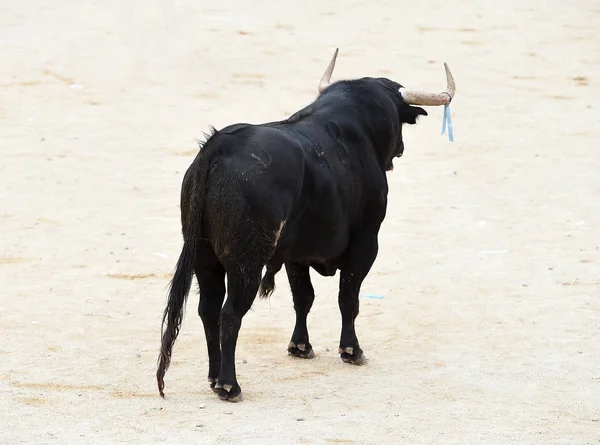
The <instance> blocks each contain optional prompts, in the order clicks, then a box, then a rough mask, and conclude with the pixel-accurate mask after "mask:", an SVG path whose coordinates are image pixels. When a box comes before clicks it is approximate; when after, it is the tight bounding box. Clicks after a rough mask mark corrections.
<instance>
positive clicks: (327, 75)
mask: <svg viewBox="0 0 600 445" xmlns="http://www.w3.org/2000/svg"><path fill="white" fill-rule="evenodd" d="M338 52H339V48H336V49H335V52H334V53H333V57H332V58H331V62H329V66H328V67H327V69H326V70H325V72H324V73H323V77H321V81H320V82H319V93H322V92H323V91H325V88H327V87H328V86H329V84H330V83H331V75H332V74H333V69H334V68H335V61H336V59H337V56H338Z"/></svg>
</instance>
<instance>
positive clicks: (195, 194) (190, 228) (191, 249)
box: [156, 131, 216, 397]
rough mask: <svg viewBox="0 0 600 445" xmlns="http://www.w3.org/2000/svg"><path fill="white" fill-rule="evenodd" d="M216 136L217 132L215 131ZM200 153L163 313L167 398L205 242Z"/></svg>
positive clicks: (160, 370)
mask: <svg viewBox="0 0 600 445" xmlns="http://www.w3.org/2000/svg"><path fill="white" fill-rule="evenodd" d="M214 133H216V131H214ZM202 154H203V153H202V152H201V153H199V155H198V157H197V159H196V161H197V162H196V161H195V163H194V164H192V167H190V169H188V171H187V173H186V175H185V178H184V180H183V185H182V191H181V192H182V193H181V212H182V226H183V227H182V228H183V240H184V242H183V249H182V250H181V254H180V255H179V260H177V266H176V268H175V274H174V275H173V279H172V280H171V283H170V289H169V297H168V301H167V307H166V308H165V311H164V313H163V319H162V327H161V337H162V341H161V348H160V355H159V356H158V367H157V370H156V382H157V383H158V392H159V393H160V395H161V397H164V396H165V394H164V392H163V390H164V387H165V382H164V376H165V373H166V372H167V369H169V365H170V363H171V351H172V350H173V345H174V344H175V340H176V339H177V335H178V334H179V329H180V327H181V322H182V321H183V314H184V309H185V303H186V301H187V297H188V294H189V292H190V287H191V286H192V279H193V276H194V264H195V262H196V248H197V245H198V241H199V240H200V239H201V238H202V230H201V227H202V210H203V207H204V200H205V196H206V182H207V177H208V170H209V167H208V165H209V163H208V160H207V159H206V157H205V156H202Z"/></svg>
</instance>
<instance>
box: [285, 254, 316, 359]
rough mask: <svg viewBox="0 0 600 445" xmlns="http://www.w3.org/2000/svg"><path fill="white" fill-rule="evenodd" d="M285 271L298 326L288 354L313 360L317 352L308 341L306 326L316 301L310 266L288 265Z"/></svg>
mask: <svg viewBox="0 0 600 445" xmlns="http://www.w3.org/2000/svg"><path fill="white" fill-rule="evenodd" d="M285 270H286V273H287V276H288V281H289V282H290V288H291V289H292V296H293V298H294V310H295V311H296V326H295V327H294V333H293V334H292V339H291V340H290V344H289V345H288V353H289V354H290V355H294V356H296V357H300V358H313V357H314V356H315V352H314V351H313V348H312V346H311V344H310V342H309V341H308V328H307V326H306V318H307V316H308V313H309V312H310V308H311V307H312V304H313V301H314V300H315V291H314V289H313V286H312V283H311V282H310V273H309V266H305V265H300V264H291V263H286V264H285Z"/></svg>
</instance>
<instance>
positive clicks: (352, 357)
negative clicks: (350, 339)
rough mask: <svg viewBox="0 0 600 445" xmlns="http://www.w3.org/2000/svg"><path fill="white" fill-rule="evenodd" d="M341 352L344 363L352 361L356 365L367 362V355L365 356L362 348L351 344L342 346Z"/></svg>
mask: <svg viewBox="0 0 600 445" xmlns="http://www.w3.org/2000/svg"><path fill="white" fill-rule="evenodd" d="M339 353H340V357H341V358H342V361H343V362H344V363H351V364H353V365H356V366H362V365H366V364H367V361H368V360H367V357H365V356H364V354H363V351H362V349H360V348H353V347H351V346H349V347H346V348H340V350H339Z"/></svg>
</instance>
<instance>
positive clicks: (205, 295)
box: [194, 252, 225, 390]
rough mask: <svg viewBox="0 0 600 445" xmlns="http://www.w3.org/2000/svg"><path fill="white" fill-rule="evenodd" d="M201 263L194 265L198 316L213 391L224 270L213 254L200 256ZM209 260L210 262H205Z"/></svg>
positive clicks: (218, 358)
mask: <svg viewBox="0 0 600 445" xmlns="http://www.w3.org/2000/svg"><path fill="white" fill-rule="evenodd" d="M200 258H202V259H203V261H202V262H200V261H197V262H196V265H195V268H194V269H195V271H196V278H197V279H198V286H199V288H200V303H199V304H198V315H200V318H201V319H202V324H203V325H204V335H205V337H206V346H207V349H208V381H209V383H210V386H211V387H212V388H213V390H214V389H215V384H216V382H217V378H218V377H219V372H220V369H221V347H220V345H219V318H220V316H221V306H223V300H224V299H225V269H224V268H223V266H222V265H221V263H219V261H218V260H217V258H216V256H215V255H214V253H213V252H208V253H207V254H206V255H203V256H201V257H200ZM207 259H208V260H211V261H207Z"/></svg>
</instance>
